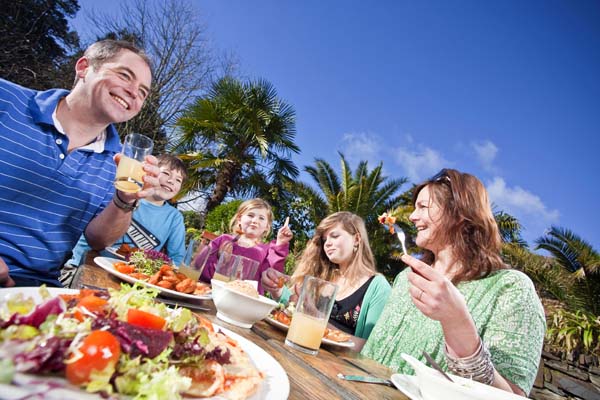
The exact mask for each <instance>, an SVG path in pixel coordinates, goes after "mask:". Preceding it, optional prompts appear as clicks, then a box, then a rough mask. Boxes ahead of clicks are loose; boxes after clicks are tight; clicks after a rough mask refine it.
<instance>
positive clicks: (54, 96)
mask: <svg viewBox="0 0 600 400" xmlns="http://www.w3.org/2000/svg"><path fill="white" fill-rule="evenodd" d="M68 94H69V91H68V90H64V89H50V90H45V91H43V92H38V93H37V94H36V95H35V96H34V97H33V98H32V100H31V104H30V109H31V116H32V118H33V121H34V122H35V123H36V124H38V125H41V124H46V125H52V126H53V127H54V121H52V113H53V112H54V110H55V109H56V105H57V104H58V102H59V101H60V99H62V98H63V97H65V96H67V95H68ZM55 129H56V127H55ZM104 150H105V151H110V152H112V153H118V152H120V151H121V140H120V139H119V133H118V132H117V130H116V129H115V127H114V125H113V124H110V125H108V127H107V128H106V141H105V142H104Z"/></svg>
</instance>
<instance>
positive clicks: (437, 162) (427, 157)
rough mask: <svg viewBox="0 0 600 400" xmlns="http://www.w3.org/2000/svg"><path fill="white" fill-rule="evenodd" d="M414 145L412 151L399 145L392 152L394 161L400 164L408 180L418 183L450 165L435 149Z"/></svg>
mask: <svg viewBox="0 0 600 400" xmlns="http://www.w3.org/2000/svg"><path fill="white" fill-rule="evenodd" d="M416 147H417V150H414V151H411V150H408V149H406V148H403V147H400V148H398V149H396V151H395V152H394V161H395V162H396V164H398V165H400V166H402V168H403V169H404V171H405V173H406V176H407V177H408V179H409V181H411V182H413V183H419V182H421V181H423V180H425V179H426V178H428V177H430V176H432V175H434V174H436V173H437V172H438V171H439V170H441V169H442V168H445V167H448V166H449V165H450V162H448V161H447V160H446V159H445V158H444V157H443V156H442V154H441V153H439V152H438V151H437V150H434V149H432V148H430V147H426V146H416Z"/></svg>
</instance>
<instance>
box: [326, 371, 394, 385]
mask: <svg viewBox="0 0 600 400" xmlns="http://www.w3.org/2000/svg"><path fill="white" fill-rule="evenodd" d="M337 376H338V378H340V379H344V380H346V381H355V382H364V383H378V384H381V385H386V386H391V387H394V384H393V383H392V381H390V380H389V379H381V378H376V377H374V376H361V375H344V374H341V373H340V374H337Z"/></svg>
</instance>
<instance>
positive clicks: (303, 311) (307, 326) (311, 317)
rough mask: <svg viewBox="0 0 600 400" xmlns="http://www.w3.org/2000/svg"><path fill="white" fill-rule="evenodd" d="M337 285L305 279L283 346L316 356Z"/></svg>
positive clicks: (309, 278) (312, 277) (310, 277)
mask: <svg viewBox="0 0 600 400" xmlns="http://www.w3.org/2000/svg"><path fill="white" fill-rule="evenodd" d="M337 290H338V286H337V285H336V284H334V283H331V282H329V281H325V280H323V279H319V278H315V277H314V276H305V277H304V282H303V283H302V290H301V291H300V297H299V298H298V304H297V305H296V311H294V316H293V317H292V322H291V324H290V328H289V330H288V333H287V337H286V338H285V344H286V345H287V346H290V347H292V348H294V349H296V350H300V351H302V352H304V353H308V354H312V355H316V354H317V353H318V352H319V347H321V339H322V338H323V334H324V333H325V328H326V327H327V322H328V321H329V315H330V314H331V309H332V308H333V303H334V302H335V294H336V292H337Z"/></svg>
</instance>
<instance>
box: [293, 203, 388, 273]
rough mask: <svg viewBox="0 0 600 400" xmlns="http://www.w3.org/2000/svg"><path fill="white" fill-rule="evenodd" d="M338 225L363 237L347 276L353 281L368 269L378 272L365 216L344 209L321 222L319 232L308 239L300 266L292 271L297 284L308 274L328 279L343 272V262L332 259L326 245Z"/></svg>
mask: <svg viewBox="0 0 600 400" xmlns="http://www.w3.org/2000/svg"><path fill="white" fill-rule="evenodd" d="M337 225H340V227H341V228H342V229H343V230H345V231H346V232H348V233H350V234H351V235H353V236H355V235H358V239H359V240H358V246H357V247H356V251H355V252H354V256H353V258H352V261H351V262H350V265H349V266H348V271H347V272H346V278H347V279H348V280H349V281H350V282H354V281H355V280H356V279H358V277H359V276H362V275H364V274H365V273H366V274H368V275H374V274H375V273H376V272H377V270H376V268H375V260H374V258H373V253H372V252H371V247H370V246H369V238H368V236H367V229H366V228H365V223H364V221H363V219H362V218H361V217H359V216H358V215H355V214H352V213H351V212H348V211H340V212H336V213H334V214H331V215H329V216H328V217H326V218H325V219H324V220H322V221H321V223H320V224H319V226H317V229H316V230H315V235H314V236H313V238H312V239H311V240H310V241H309V242H308V244H307V246H306V249H304V252H302V255H301V256H300V261H299V262H298V266H297V267H296V270H295V271H294V274H293V275H292V282H293V283H294V284H296V283H302V280H303V279H304V276H306V275H311V276H315V277H317V278H321V279H324V280H327V281H331V280H333V278H334V277H336V275H339V273H340V268H339V266H338V265H337V264H334V263H332V262H331V261H330V260H329V258H328V257H327V254H326V253H325V249H324V247H325V241H326V238H325V234H326V233H327V232H328V231H329V230H330V229H332V228H333V227H335V226H337Z"/></svg>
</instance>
